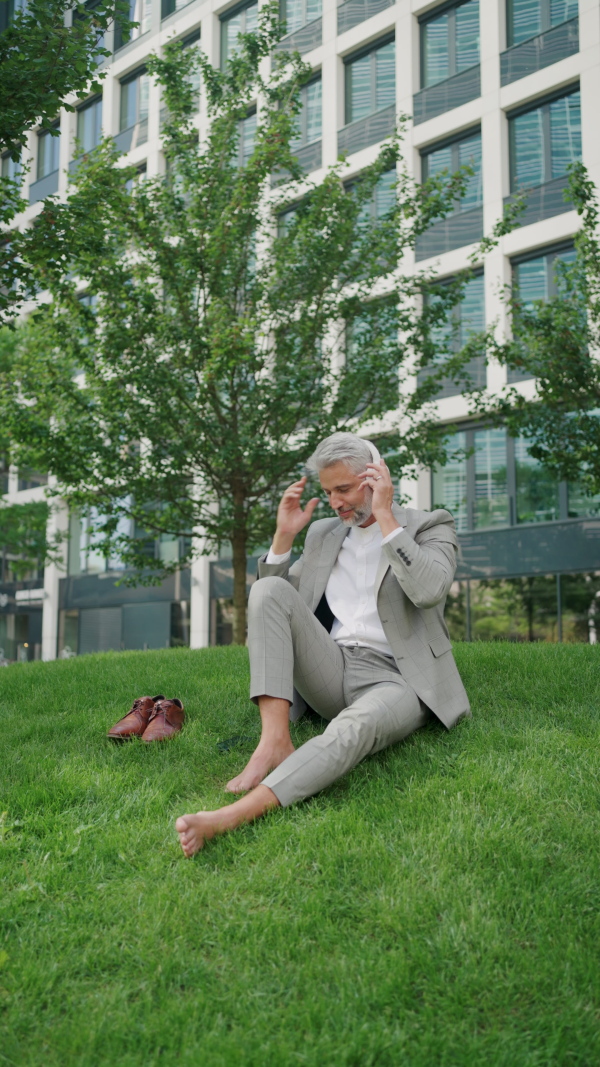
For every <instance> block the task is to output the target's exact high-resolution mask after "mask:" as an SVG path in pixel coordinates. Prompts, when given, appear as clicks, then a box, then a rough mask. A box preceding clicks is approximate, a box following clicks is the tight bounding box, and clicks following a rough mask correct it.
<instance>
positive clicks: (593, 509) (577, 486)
mask: <svg viewBox="0 0 600 1067" xmlns="http://www.w3.org/2000/svg"><path fill="white" fill-rule="evenodd" d="M568 494H569V495H568V500H569V505H568V507H569V511H568V514H569V518H570V519H583V518H586V517H587V516H590V515H600V493H591V494H590V493H588V492H586V488H585V486H584V485H583V484H582V483H581V482H569V486H568ZM599 624H600V619H599Z"/></svg>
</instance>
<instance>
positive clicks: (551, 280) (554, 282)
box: [548, 248, 577, 296]
mask: <svg viewBox="0 0 600 1067" xmlns="http://www.w3.org/2000/svg"><path fill="white" fill-rule="evenodd" d="M576 258H577V256H576V253H575V249H574V248H569V249H565V251H564V252H555V253H554V255H550V256H548V294H549V296H557V295H558V294H559V293H560V292H561V291H564V286H565V276H564V273H563V270H562V268H563V267H564V268H568V267H571V266H572V265H573V263H574V262H575V260H576Z"/></svg>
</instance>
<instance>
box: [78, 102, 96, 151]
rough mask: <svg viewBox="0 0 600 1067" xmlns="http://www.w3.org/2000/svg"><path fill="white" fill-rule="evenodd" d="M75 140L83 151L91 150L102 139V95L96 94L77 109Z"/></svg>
mask: <svg viewBox="0 0 600 1067" xmlns="http://www.w3.org/2000/svg"><path fill="white" fill-rule="evenodd" d="M77 140H78V141H79V144H80V147H81V149H82V151H83V152H91V151H92V149H93V148H95V147H96V145H99V144H100V141H101V140H102V97H101V96H96V97H95V98H94V99H93V100H90V101H88V103H86V104H84V105H83V107H80V108H78V109H77Z"/></svg>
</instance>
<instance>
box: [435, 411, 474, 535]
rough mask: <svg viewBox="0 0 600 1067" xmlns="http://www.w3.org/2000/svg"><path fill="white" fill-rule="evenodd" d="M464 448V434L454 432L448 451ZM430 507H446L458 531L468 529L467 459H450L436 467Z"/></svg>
mask: <svg viewBox="0 0 600 1067" xmlns="http://www.w3.org/2000/svg"><path fill="white" fill-rule="evenodd" d="M460 448H462V449H464V448H466V434H465V433H464V432H461V433H455V434H453V435H452V437H451V438H450V439H449V441H448V446H447V449H448V452H455V451H457V450H458V449H460ZM431 489H432V507H434V508H447V510H448V511H449V512H450V513H451V515H452V516H453V518H454V521H455V523H456V529H457V530H458V531H461V530H467V529H468V510H467V460H466V459H465V458H464V457H462V458H460V459H451V460H449V461H448V463H447V464H446V466H445V467H437V468H435V469H434V471H433V478H432V487H431Z"/></svg>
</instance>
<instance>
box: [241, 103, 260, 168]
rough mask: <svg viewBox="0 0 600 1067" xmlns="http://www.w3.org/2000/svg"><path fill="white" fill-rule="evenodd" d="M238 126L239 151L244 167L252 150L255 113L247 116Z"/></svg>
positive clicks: (254, 134) (254, 132)
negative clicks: (239, 128) (239, 129)
mask: <svg viewBox="0 0 600 1067" xmlns="http://www.w3.org/2000/svg"><path fill="white" fill-rule="evenodd" d="M240 126H241V131H240V151H241V157H242V166H245V165H246V163H247V162H248V160H249V159H250V156H251V155H252V152H253V150H254V141H255V139H256V112H254V114H253V115H248V118H246V119H244V120H243V121H242V122H241V123H240Z"/></svg>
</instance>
